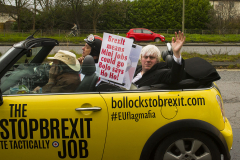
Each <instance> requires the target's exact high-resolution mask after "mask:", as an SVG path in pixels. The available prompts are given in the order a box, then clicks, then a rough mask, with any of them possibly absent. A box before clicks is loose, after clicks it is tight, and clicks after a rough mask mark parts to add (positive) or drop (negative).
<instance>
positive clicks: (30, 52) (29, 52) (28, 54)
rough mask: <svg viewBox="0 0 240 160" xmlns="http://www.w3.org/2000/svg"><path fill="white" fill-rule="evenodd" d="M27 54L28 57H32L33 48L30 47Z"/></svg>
mask: <svg viewBox="0 0 240 160" xmlns="http://www.w3.org/2000/svg"><path fill="white" fill-rule="evenodd" d="M26 56H27V57H32V50H31V49H29V50H28V51H27V53H26Z"/></svg>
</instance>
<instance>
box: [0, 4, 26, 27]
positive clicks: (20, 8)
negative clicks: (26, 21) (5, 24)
mask: <svg viewBox="0 0 240 160" xmlns="http://www.w3.org/2000/svg"><path fill="white" fill-rule="evenodd" d="M1 3H2V4H4V6H5V9H6V10H7V11H8V13H9V15H10V16H11V17H12V18H13V19H15V20H16V21H17V24H18V26H17V27H18V30H19V31H20V29H21V18H22V17H23V15H24V14H26V12H28V9H27V8H28V7H29V5H30V0H1ZM10 6H14V7H15V9H13V8H12V7H10Z"/></svg>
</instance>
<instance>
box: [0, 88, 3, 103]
mask: <svg viewBox="0 0 240 160" xmlns="http://www.w3.org/2000/svg"><path fill="white" fill-rule="evenodd" d="M2 104H3V97H2V90H1V89H0V106H1V105H2Z"/></svg>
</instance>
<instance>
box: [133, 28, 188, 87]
mask: <svg viewBox="0 0 240 160" xmlns="http://www.w3.org/2000/svg"><path fill="white" fill-rule="evenodd" d="M185 38H186V37H185V36H184V34H183V33H181V31H179V32H178V33H177V32H175V38H174V37H172V50H173V59H174V60H173V62H172V68H171V69H169V68H168V66H167V64H166V63H165V62H160V59H161V54H160V51H159V49H158V48H157V47H156V46H155V45H147V46H145V47H143V48H142V50H141V54H140V61H141V64H142V65H141V66H139V67H137V69H136V72H135V75H134V78H133V80H132V83H134V84H136V85H137V86H138V87H141V86H150V85H153V84H160V83H165V84H175V83H178V82H180V81H181V78H182V75H183V74H184V60H183V59H182V57H181V53H180V50H181V48H182V46H183V43H184V42H185Z"/></svg>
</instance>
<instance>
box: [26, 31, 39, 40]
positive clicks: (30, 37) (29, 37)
mask: <svg viewBox="0 0 240 160" xmlns="http://www.w3.org/2000/svg"><path fill="white" fill-rule="evenodd" d="M38 30H39V29H37V30H36V31H35V32H34V33H33V34H32V35H31V36H28V37H27V38H26V39H32V38H34V37H33V35H34V34H35V33H36V32H37V31H38Z"/></svg>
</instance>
